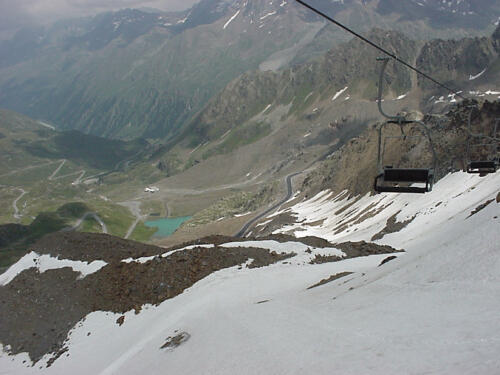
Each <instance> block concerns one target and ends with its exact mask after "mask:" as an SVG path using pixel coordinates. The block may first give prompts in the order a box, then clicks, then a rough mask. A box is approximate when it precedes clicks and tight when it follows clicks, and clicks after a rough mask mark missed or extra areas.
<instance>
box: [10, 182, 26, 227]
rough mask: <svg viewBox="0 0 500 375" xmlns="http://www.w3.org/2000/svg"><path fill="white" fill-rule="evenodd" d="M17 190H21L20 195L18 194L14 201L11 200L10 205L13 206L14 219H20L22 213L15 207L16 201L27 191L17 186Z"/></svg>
mask: <svg viewBox="0 0 500 375" xmlns="http://www.w3.org/2000/svg"><path fill="white" fill-rule="evenodd" d="M17 190H19V191H21V195H19V196H18V197H17V198H16V199H15V200H14V202H12V207H13V208H14V218H16V219H20V218H21V216H22V215H20V214H19V209H18V208H17V202H18V201H19V199H21V198H22V197H23V196H24V194H26V193H27V192H26V191H24V190H23V189H21V188H19V189H17Z"/></svg>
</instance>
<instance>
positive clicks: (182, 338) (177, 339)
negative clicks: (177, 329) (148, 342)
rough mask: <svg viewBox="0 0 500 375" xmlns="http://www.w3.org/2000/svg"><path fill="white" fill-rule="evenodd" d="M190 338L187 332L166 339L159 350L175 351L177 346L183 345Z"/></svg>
mask: <svg viewBox="0 0 500 375" xmlns="http://www.w3.org/2000/svg"><path fill="white" fill-rule="evenodd" d="M190 338H191V335H190V334H189V333H187V332H181V333H179V334H177V335H175V336H173V337H171V336H169V337H167V340H166V342H165V344H163V345H162V346H161V347H160V349H170V350H172V349H175V348H177V347H178V346H180V345H182V344H184V343H185V342H186V341H187V340H189V339H190Z"/></svg>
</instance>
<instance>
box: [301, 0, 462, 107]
mask: <svg viewBox="0 0 500 375" xmlns="http://www.w3.org/2000/svg"><path fill="white" fill-rule="evenodd" d="M295 1H297V2H298V3H299V4H302V5H303V6H305V7H306V8H308V9H310V10H311V11H313V12H314V13H316V14H317V15H319V16H321V17H323V18H325V19H327V20H328V21H330V22H332V23H334V24H335V25H337V26H339V27H341V28H342V29H344V30H345V31H347V32H349V33H351V34H353V35H354V36H355V37H357V38H359V39H361V40H362V41H364V42H366V43H368V44H369V45H371V46H372V47H375V48H376V49H378V50H379V51H381V52H383V53H385V54H386V55H388V56H389V57H391V58H393V59H394V60H396V61H397V62H399V63H401V64H403V65H405V66H406V67H408V68H410V69H411V70H413V71H415V72H417V73H418V74H420V75H421V76H423V77H425V78H427V79H428V80H430V81H432V82H434V83H435V84H436V85H438V86H440V87H442V88H444V89H446V90H447V91H449V92H450V93H452V94H453V95H455V96H458V97H459V98H461V99H464V100H465V99H466V98H465V97H464V96H462V95H460V93H458V92H457V90H453V89H451V88H449V87H448V86H446V85H444V84H442V83H441V82H439V81H437V80H435V79H434V78H432V77H431V76H430V75H428V74H426V73H424V72H422V71H420V70H419V69H418V68H415V67H414V66H412V65H410V64H408V63H407V62H406V61H404V60H401V59H400V58H399V57H397V56H396V55H395V54H393V53H391V52H389V51H387V50H386V49H384V48H382V47H380V46H379V45H378V44H375V43H374V42H372V41H371V40H369V39H367V38H365V37H364V36H362V35H360V34H358V33H357V32H356V31H354V30H352V29H350V28H349V27H347V26H345V25H343V24H341V23H340V22H338V21H335V20H334V19H333V18H332V17H330V16H328V15H326V14H325V13H323V12H321V11H320V10H318V9H316V8H314V7H312V6H311V5H309V4H307V3H306V2H304V1H302V0H295Z"/></svg>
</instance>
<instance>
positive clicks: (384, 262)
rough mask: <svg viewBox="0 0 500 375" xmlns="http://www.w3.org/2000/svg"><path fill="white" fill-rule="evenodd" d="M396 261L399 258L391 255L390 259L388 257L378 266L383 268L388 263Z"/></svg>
mask: <svg viewBox="0 0 500 375" xmlns="http://www.w3.org/2000/svg"><path fill="white" fill-rule="evenodd" d="M394 259H397V256H395V255H391V256H390V257H387V258H385V259H384V260H383V261H382V262H380V264H379V265H378V266H379V267H380V266H383V265H384V264H386V263H387V262H390V261H391V260H394Z"/></svg>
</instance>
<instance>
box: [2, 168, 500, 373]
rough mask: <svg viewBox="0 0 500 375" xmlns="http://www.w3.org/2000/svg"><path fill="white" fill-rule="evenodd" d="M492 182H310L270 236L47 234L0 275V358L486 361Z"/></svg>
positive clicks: (378, 367)
mask: <svg viewBox="0 0 500 375" xmlns="http://www.w3.org/2000/svg"><path fill="white" fill-rule="evenodd" d="M499 182H500V181H499V175H498V174H493V175H490V176H488V177H485V178H480V177H479V176H477V175H476V176H471V175H466V174H465V173H462V172H458V173H452V174H450V175H448V176H446V177H445V178H444V179H442V180H441V181H439V182H438V184H436V186H435V189H434V191H433V192H432V193H429V194H426V195H419V196H417V197H415V196H411V197H409V196H408V195H404V194H401V195H393V194H392V195H391V194H381V195H375V196H370V195H363V196H351V197H349V194H348V193H347V192H344V193H341V194H338V195H337V194H335V193H334V192H332V191H331V190H324V191H321V192H320V193H319V194H317V195H316V196H314V197H310V198H309V199H300V200H299V201H295V202H291V203H290V204H289V207H288V208H286V211H288V212H289V214H290V216H291V217H293V219H294V220H295V222H294V223H289V224H283V225H282V226H281V227H280V229H278V230H276V234H274V235H273V236H268V237H261V238H247V239H232V238H227V237H216V236H214V237H209V238H204V239H200V240H198V241H196V242H191V243H186V244H184V245H181V246H178V247H175V248H170V249H163V248H158V247H154V246H147V245H142V244H138V243H134V242H131V241H124V240H121V239H118V238H114V237H111V236H106V235H90V234H78V233H73V234H61V233H59V234H53V235H50V236H47V237H45V238H44V239H42V240H40V241H39V242H38V243H36V244H35V245H33V246H32V247H31V249H30V250H31V252H30V253H29V254H27V255H26V256H25V257H24V258H23V259H21V260H20V261H19V262H18V263H16V264H15V265H14V266H13V267H11V268H10V269H9V270H8V271H7V272H6V273H4V274H2V275H0V284H1V286H0V298H1V300H2V309H0V316H1V317H2V321H3V322H7V324H3V325H2V326H0V342H1V343H2V346H3V348H2V349H3V354H2V355H1V356H0V363H1V365H2V368H3V369H4V371H6V372H8V373H12V374H17V373H31V372H33V373H35V372H37V373H43V374H45V373H46V374H61V373H67V371H71V372H72V373H75V374H84V373H88V372H89V371H90V372H92V373H99V372H102V371H110V370H113V371H116V372H120V373H123V374H129V373H130V374H134V373H137V372H146V373H148V374H160V373H163V372H164V369H165V368H169V369H170V370H171V371H175V372H176V373H184V374H199V373H200V372H204V371H209V372H211V373H218V374H233V373H234V370H235V369H238V371H239V372H241V373H244V374H253V373H256V372H257V373H261V372H270V373H291V372H294V371H297V369H299V371H303V368H304V367H308V368H309V369H310V370H311V371H313V372H314V373H315V374H330V373H332V372H342V373H352V374H354V373H359V372H361V373H364V372H377V373H378V372H384V373H400V372H401V371H402V369H404V371H410V372H415V373H421V372H431V373H433V372H434V373H441V372H443V371H444V372H446V371H452V372H461V371H462V372H463V370H464V369H465V368H467V369H470V372H475V371H476V370H480V371H481V372H485V373H491V372H494V371H495V369H496V367H497V362H498V361H497V358H496V353H497V351H498V350H497V349H498V343H497V342H496V340H495V337H496V332H497V330H496V328H497V327H498V319H497V315H496V311H497V309H498V300H497V299H496V298H491V297H492V296H495V295H496V294H497V293H498V288H499V285H500V283H499V281H500V280H499V278H498V275H499V273H498V262H497V260H498V251H497V247H496V244H497V242H498V241H497V240H498V234H497V231H496V228H497V227H498V214H499V212H500V211H499V207H500V206H499V204H500V196H499V195H498V186H499ZM269 219H273V217H270V218H268V220H269ZM391 223H396V224H398V226H394V225H391ZM284 233H287V234H284ZM293 235H295V236H296V237H294V236H293ZM370 238H371V240H370ZM374 238H377V239H374ZM367 241H370V242H367ZM33 296H36V298H34V297H33ZM13 328H15V329H13ZM423 341H425V342H429V343H432V345H422V342H423ZM339 342H342V345H340V346H339ZM451 342H453V345H451V344H450V343H451ZM402 343H403V344H402ZM471 345H472V346H471ZM471 347H473V348H474V350H470V349H471ZM360 351H361V352H360ZM297 353H300V355H297ZM464 353H465V354H464ZM193 358H196V360H193Z"/></svg>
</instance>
